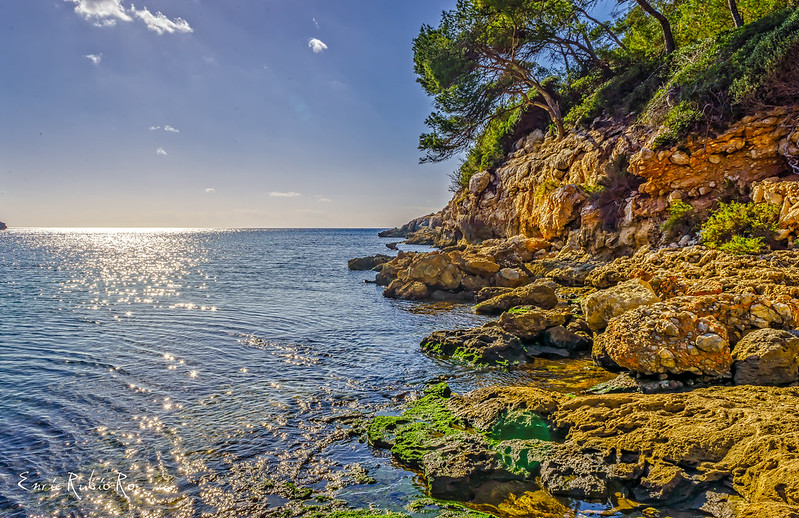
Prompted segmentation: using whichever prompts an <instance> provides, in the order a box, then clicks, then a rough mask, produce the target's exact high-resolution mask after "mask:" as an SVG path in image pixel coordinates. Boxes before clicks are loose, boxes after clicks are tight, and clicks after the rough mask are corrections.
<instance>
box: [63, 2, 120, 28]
mask: <svg viewBox="0 0 799 518" xmlns="http://www.w3.org/2000/svg"><path fill="white" fill-rule="evenodd" d="M65 1H66V2H70V3H73V4H75V12H76V13H78V14H79V15H81V16H83V18H85V19H86V20H88V21H90V22H92V23H93V24H94V25H96V26H97V27H113V26H114V25H116V24H117V22H118V21H120V20H121V21H123V22H129V21H131V20H133V18H131V17H130V15H129V14H128V13H127V12H126V10H125V7H124V6H123V5H122V0H65Z"/></svg>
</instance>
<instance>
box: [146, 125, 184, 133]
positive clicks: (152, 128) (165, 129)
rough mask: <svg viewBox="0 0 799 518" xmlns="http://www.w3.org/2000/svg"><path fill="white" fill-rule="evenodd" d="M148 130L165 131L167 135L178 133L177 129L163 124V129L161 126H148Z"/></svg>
mask: <svg viewBox="0 0 799 518" xmlns="http://www.w3.org/2000/svg"><path fill="white" fill-rule="evenodd" d="M148 129H149V130H150V131H158V130H160V129H163V130H164V131H167V132H169V133H180V130H179V129H177V128H175V127H173V126H170V125H169V124H165V125H164V127H163V128H162V127H161V126H150V127H149V128H148Z"/></svg>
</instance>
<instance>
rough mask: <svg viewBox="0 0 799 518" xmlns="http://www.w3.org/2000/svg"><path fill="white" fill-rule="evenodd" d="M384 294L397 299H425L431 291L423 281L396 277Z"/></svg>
mask: <svg viewBox="0 0 799 518" xmlns="http://www.w3.org/2000/svg"><path fill="white" fill-rule="evenodd" d="M383 295H384V296H386V297H389V298H397V299H406V300H425V299H426V298H427V297H428V296H429V295H430V292H429V291H428V289H427V286H425V284H424V283H422V282H419V281H402V280H400V279H395V280H394V281H392V282H391V284H389V285H388V287H387V288H386V290H385V291H384V292H383Z"/></svg>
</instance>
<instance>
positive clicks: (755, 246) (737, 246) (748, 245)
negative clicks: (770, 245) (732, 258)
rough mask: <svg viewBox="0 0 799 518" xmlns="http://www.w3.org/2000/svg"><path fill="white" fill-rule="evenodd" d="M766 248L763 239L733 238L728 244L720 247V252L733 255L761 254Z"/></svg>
mask: <svg viewBox="0 0 799 518" xmlns="http://www.w3.org/2000/svg"><path fill="white" fill-rule="evenodd" d="M765 248H766V244H765V243H763V238H762V237H741V236H732V239H730V240H729V241H728V242H726V243H724V244H723V245H721V246H720V247H719V250H722V251H724V252H729V253H731V254H759V253H760V252H762V251H763V250H764V249H765Z"/></svg>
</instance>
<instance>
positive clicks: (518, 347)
mask: <svg viewBox="0 0 799 518" xmlns="http://www.w3.org/2000/svg"><path fill="white" fill-rule="evenodd" d="M421 347H422V350H423V351H425V352H427V353H430V354H433V355H435V356H444V357H448V358H453V359H456V360H460V361H463V362H466V363H469V364H472V365H478V366H479V365H497V364H501V365H507V364H512V363H523V362H525V361H527V352H526V350H525V348H524V346H523V345H522V342H521V340H519V337H517V336H516V335H513V334H510V333H508V332H506V331H504V330H502V329H500V328H499V327H495V326H484V327H476V328H473V329H460V330H455V331H435V332H433V333H432V334H431V335H430V336H428V337H427V338H425V339H424V340H422V342H421Z"/></svg>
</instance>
